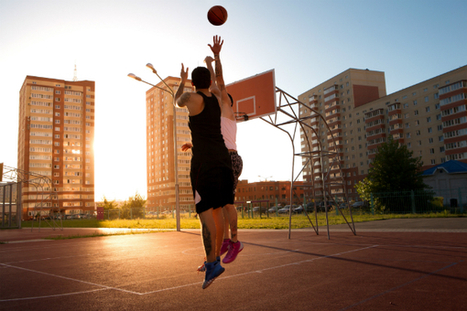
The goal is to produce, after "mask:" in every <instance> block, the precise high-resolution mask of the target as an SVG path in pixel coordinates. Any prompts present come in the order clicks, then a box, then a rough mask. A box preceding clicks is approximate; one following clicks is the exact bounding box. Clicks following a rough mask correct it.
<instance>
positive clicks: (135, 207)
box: [120, 192, 146, 218]
mask: <svg viewBox="0 0 467 311" xmlns="http://www.w3.org/2000/svg"><path fill="white" fill-rule="evenodd" d="M145 205H146V200H145V199H144V198H143V197H142V196H141V195H140V194H139V193H138V192H136V194H135V196H134V197H130V198H128V201H125V202H124V203H123V206H122V213H121V215H120V218H144V216H145V213H144V206H145Z"/></svg>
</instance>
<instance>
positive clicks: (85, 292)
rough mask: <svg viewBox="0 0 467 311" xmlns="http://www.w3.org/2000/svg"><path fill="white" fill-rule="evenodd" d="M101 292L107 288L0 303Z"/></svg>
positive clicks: (12, 299)
mask: <svg viewBox="0 0 467 311" xmlns="http://www.w3.org/2000/svg"><path fill="white" fill-rule="evenodd" d="M103 290H108V289H107V288H99V289H92V290H86V291H82V292H73V293H66V294H56V295H48V296H36V297H26V298H11V299H1V300H0V302H8V301H22V300H33V299H43V298H55V297H64V296H72V295H80V294H88V293H94V292H99V291H103Z"/></svg>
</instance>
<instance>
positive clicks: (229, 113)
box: [209, 36, 235, 120]
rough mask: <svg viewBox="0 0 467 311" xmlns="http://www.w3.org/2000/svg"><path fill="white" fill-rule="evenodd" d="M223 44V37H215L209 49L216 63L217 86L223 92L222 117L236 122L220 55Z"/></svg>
mask: <svg viewBox="0 0 467 311" xmlns="http://www.w3.org/2000/svg"><path fill="white" fill-rule="evenodd" d="M223 44H224V40H222V39H221V37H219V36H214V38H213V45H210V44H209V47H210V48H211V51H212V52H213V53H214V60H215V61H216V84H217V87H218V88H219V90H220V92H221V99H222V106H221V110H222V116H223V117H226V118H229V119H231V120H235V114H234V112H233V109H232V106H231V101H230V97H229V95H228V94H227V88H226V87H225V83H224V76H223V72H222V64H221V59H220V55H219V54H220V52H221V49H222V45H223Z"/></svg>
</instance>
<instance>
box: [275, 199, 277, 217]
mask: <svg viewBox="0 0 467 311" xmlns="http://www.w3.org/2000/svg"><path fill="white" fill-rule="evenodd" d="M277 204H278V203H277V198H276V205H275V207H276V211H275V212H276V213H275V214H276V216H278V213H277V210H278V206H277Z"/></svg>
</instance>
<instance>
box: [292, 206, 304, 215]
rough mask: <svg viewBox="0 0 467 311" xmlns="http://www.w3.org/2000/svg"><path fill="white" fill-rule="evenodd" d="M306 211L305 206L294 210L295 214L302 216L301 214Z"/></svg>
mask: <svg viewBox="0 0 467 311" xmlns="http://www.w3.org/2000/svg"><path fill="white" fill-rule="evenodd" d="M304 210H305V209H304V208H303V206H302V205H300V206H298V207H296V208H294V209H293V212H294V213H295V214H301V213H303V211H304Z"/></svg>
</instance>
